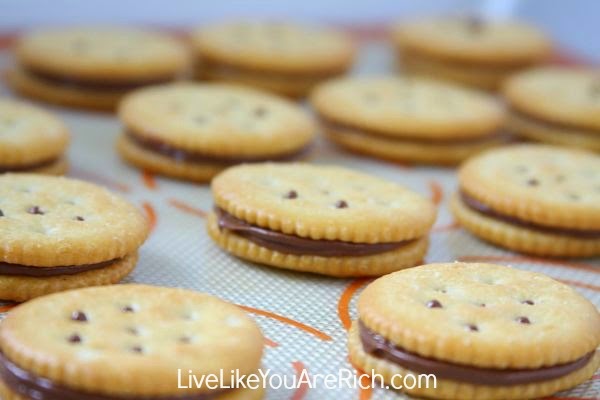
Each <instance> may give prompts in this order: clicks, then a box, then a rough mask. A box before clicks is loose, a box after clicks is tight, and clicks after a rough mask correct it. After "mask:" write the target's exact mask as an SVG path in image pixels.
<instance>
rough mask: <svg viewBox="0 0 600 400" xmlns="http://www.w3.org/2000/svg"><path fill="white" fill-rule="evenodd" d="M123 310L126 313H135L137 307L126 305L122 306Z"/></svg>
mask: <svg viewBox="0 0 600 400" xmlns="http://www.w3.org/2000/svg"><path fill="white" fill-rule="evenodd" d="M121 311H123V312H124V313H134V312H135V309H134V307H133V306H124V307H122V308H121Z"/></svg>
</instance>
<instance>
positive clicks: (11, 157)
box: [0, 99, 69, 166]
mask: <svg viewBox="0 0 600 400" xmlns="http://www.w3.org/2000/svg"><path fill="white" fill-rule="evenodd" d="M68 142H69V133H68V130H67V127H66V126H65V124H64V123H63V122H62V121H61V120H59V119H58V118H56V117H55V116H54V115H52V114H50V113H48V112H46V111H44V110H42V109H40V108H38V107H36V106H33V105H30V104H28V103H24V102H20V101H14V100H9V99H0V165H11V166H13V165H28V164H29V165H30V164H34V163H38V162H43V161H47V160H51V159H52V158H56V157H58V156H60V155H61V154H62V153H63V152H64V150H65V148H66V147H67V144H68Z"/></svg>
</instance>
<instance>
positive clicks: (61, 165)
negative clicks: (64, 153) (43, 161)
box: [4, 157, 69, 175]
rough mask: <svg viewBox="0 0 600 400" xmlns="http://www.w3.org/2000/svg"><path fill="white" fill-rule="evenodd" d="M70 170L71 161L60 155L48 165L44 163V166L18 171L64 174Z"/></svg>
mask: <svg viewBox="0 0 600 400" xmlns="http://www.w3.org/2000/svg"><path fill="white" fill-rule="evenodd" d="M4 168H7V169H8V168H9V167H4ZM68 170H69V162H68V161H67V159H66V158H65V157H60V158H58V159H57V160H56V161H54V162H52V163H50V164H48V165H44V166H43V167H39V168H32V169H27V170H22V171H17V172H24V173H29V174H46V175H64V174H66V173H67V171H68ZM9 172H10V171H9Z"/></svg>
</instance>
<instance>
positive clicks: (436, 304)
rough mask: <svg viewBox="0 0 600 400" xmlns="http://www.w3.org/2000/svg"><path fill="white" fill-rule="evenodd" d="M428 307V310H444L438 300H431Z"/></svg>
mask: <svg viewBox="0 0 600 400" xmlns="http://www.w3.org/2000/svg"><path fill="white" fill-rule="evenodd" d="M426 305H427V308H443V307H442V303H440V302H439V301H438V300H436V299H433V300H429V301H428V302H427V304H426Z"/></svg>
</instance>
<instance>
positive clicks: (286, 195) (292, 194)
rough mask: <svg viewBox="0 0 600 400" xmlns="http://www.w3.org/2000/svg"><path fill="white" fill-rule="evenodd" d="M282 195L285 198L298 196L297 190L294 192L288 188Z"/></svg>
mask: <svg viewBox="0 0 600 400" xmlns="http://www.w3.org/2000/svg"><path fill="white" fill-rule="evenodd" d="M283 197H284V198H285V199H297V198H298V192H296V191H295V190H290V191H289V192H287V193H286V194H285V196H283Z"/></svg>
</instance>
